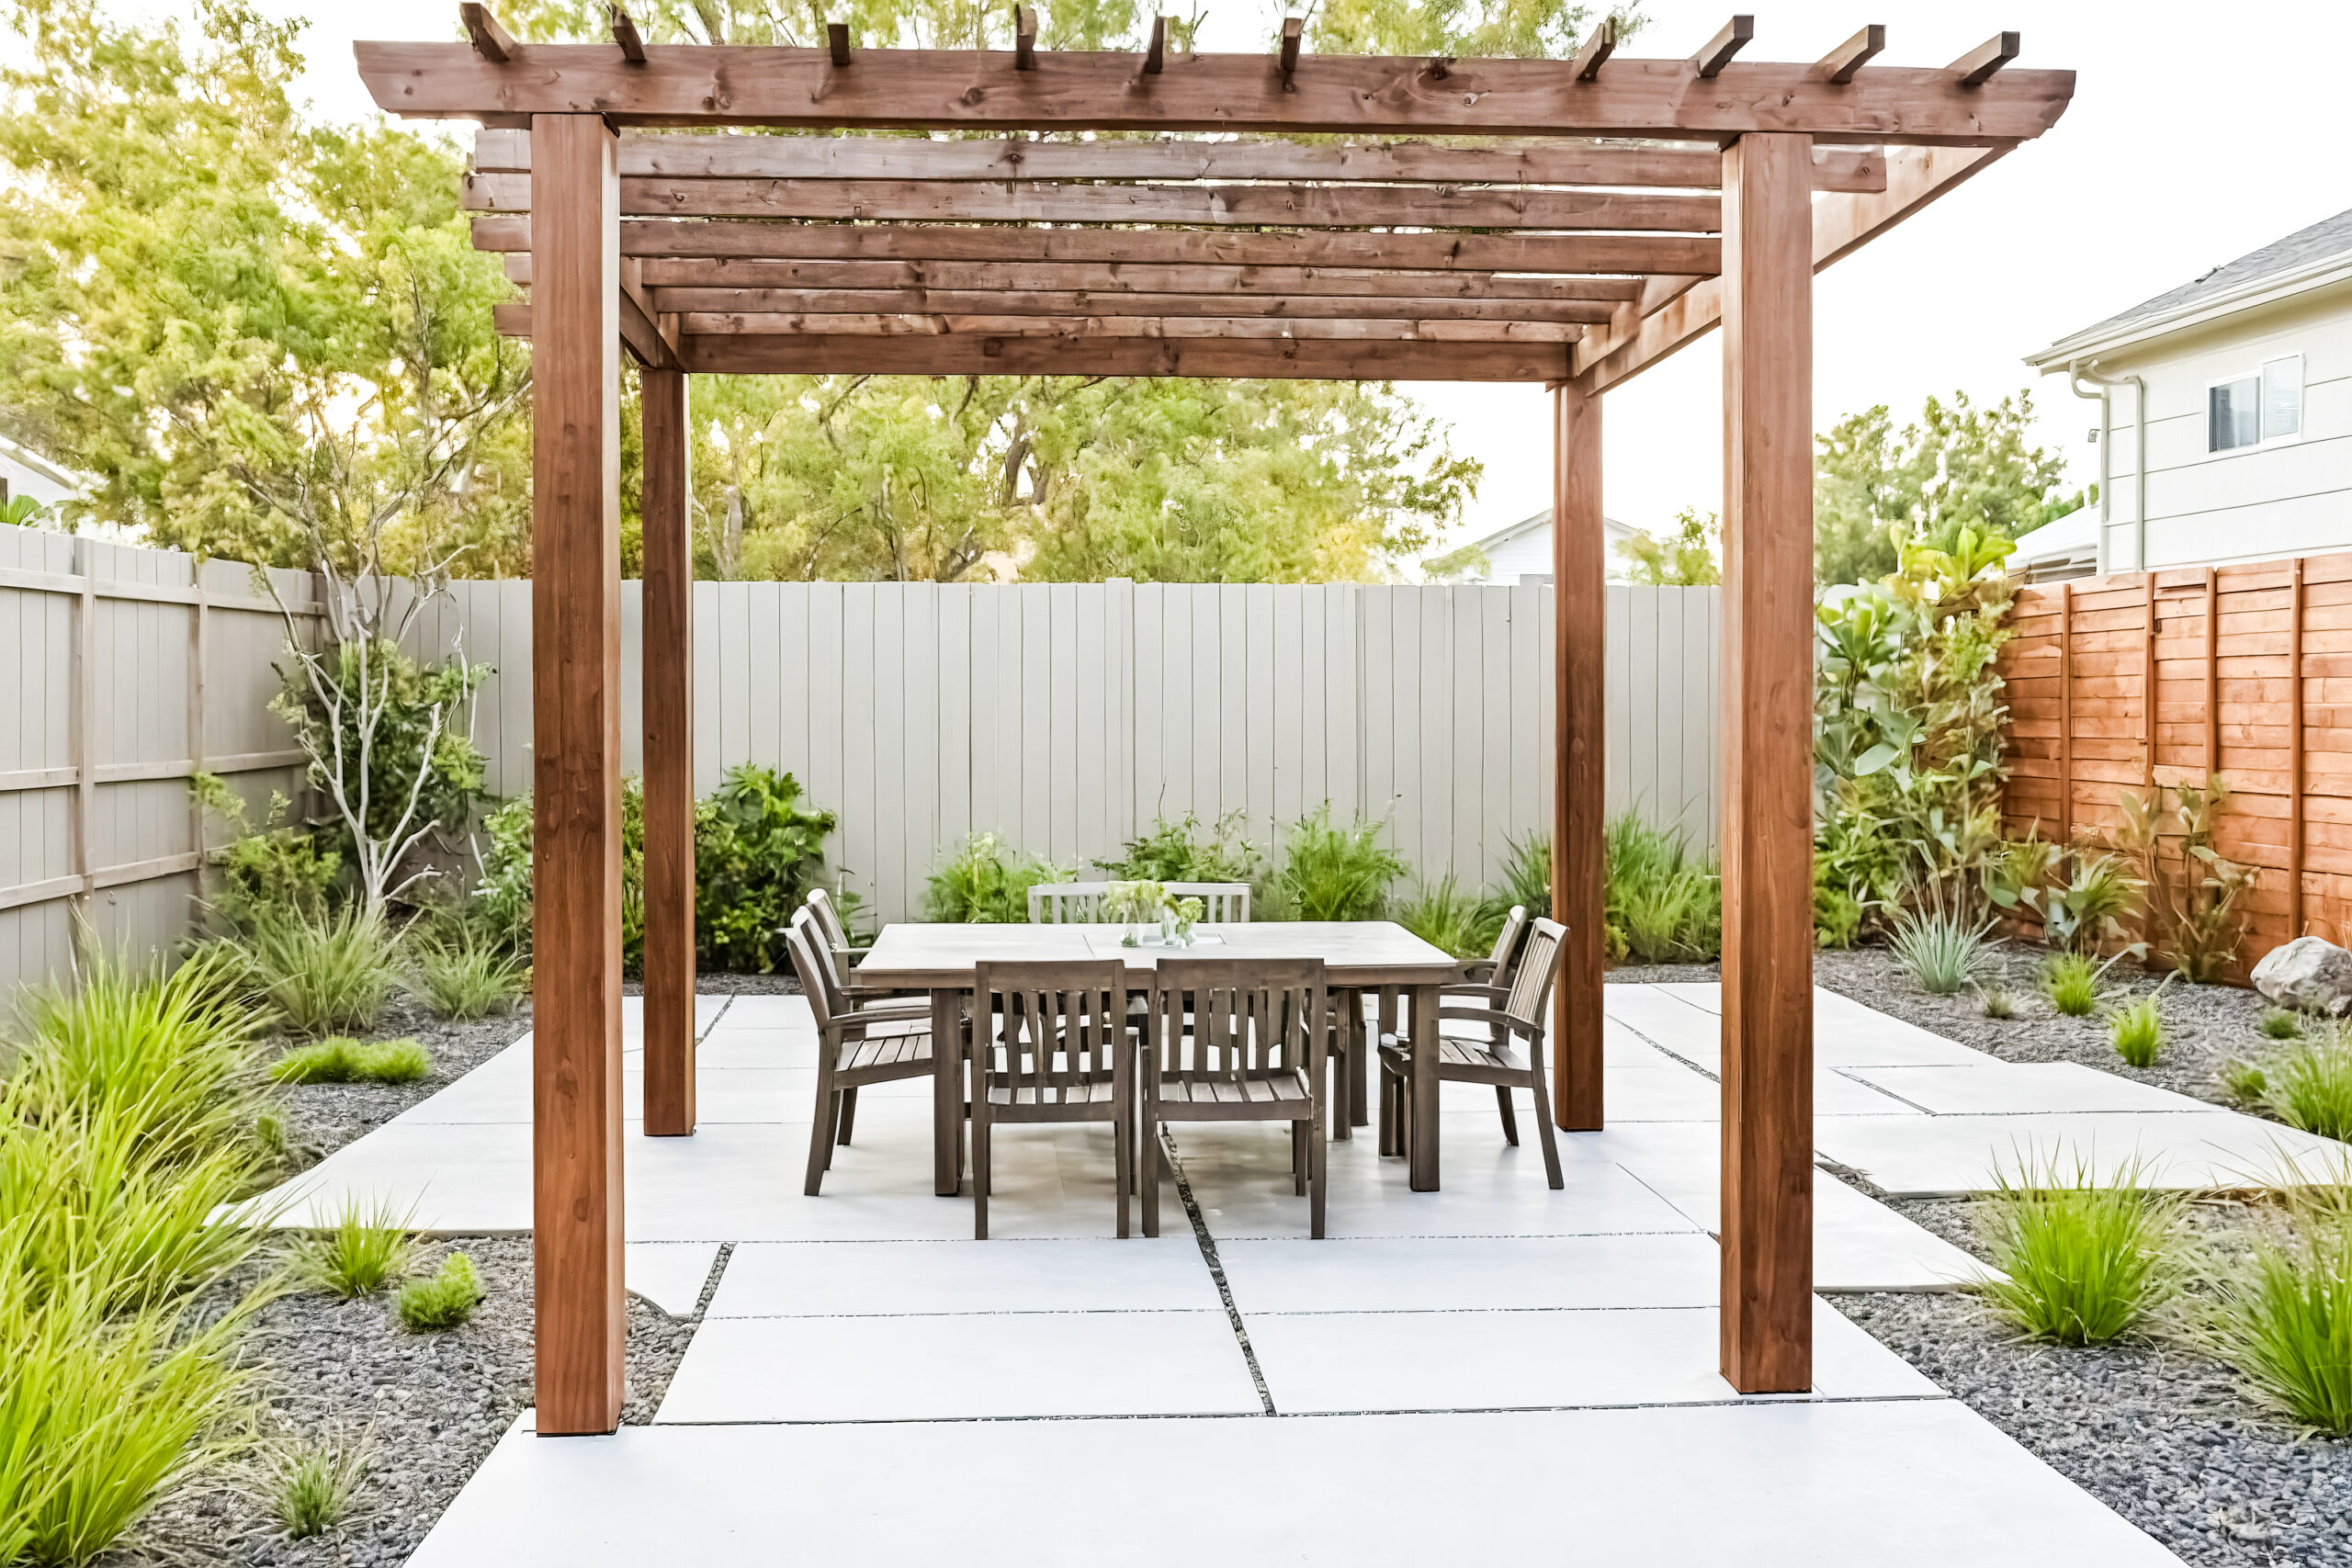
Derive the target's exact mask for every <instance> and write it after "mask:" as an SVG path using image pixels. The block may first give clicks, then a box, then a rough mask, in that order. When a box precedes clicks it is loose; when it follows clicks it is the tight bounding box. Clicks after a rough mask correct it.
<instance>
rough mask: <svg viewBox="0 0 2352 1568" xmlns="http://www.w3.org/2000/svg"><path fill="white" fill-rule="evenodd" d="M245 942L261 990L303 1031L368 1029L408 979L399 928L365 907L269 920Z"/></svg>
mask: <svg viewBox="0 0 2352 1568" xmlns="http://www.w3.org/2000/svg"><path fill="white" fill-rule="evenodd" d="M243 945H244V953H245V955H246V960H247V963H248V965H249V968H248V979H249V983H250V984H251V986H252V987H253V989H254V992H255V993H256V994H258V995H259V997H260V998H261V999H263V1000H264V1001H266V1002H267V1003H268V1004H269V1005H270V1006H271V1007H273V1008H275V1009H276V1010H277V1012H278V1015H279V1016H280V1017H282V1018H283V1019H284V1020H285V1021H286V1024H287V1027H288V1028H289V1029H292V1030H294V1031H295V1032H298V1033H302V1034H323V1033H325V1032H328V1031H329V1030H334V1029H366V1028H368V1027H369V1026H370V1025H372V1024H374V1023H375V1021H376V1020H377V1019H379V1018H380V1017H381V1016H383V1011H384V1005H385V1003H387V1002H388V1001H390V999H391V996H392V992H393V990H394V989H395V988H396V987H398V986H399V984H400V971H401V964H400V951H399V947H398V944H397V942H396V941H395V939H394V937H393V935H392V931H391V928H390V926H389V925H387V924H386V923H385V921H384V919H383V917H381V916H379V915H371V914H369V913H368V911H367V910H366V909H365V908H361V907H359V906H357V905H353V906H351V907H350V908H345V909H342V910H340V911H337V912H335V913H334V914H328V915H322V916H318V917H316V918H311V919H283V920H271V921H266V922H265V923H264V924H262V925H261V926H259V927H257V928H255V930H254V932H253V934H252V935H251V936H250V937H249V938H248V939H247V940H246V942H245V943H244V944H243Z"/></svg>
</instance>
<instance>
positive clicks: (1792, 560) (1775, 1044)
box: [1721, 133, 1814, 1393]
mask: <svg viewBox="0 0 2352 1568" xmlns="http://www.w3.org/2000/svg"><path fill="white" fill-rule="evenodd" d="M1812 157H1813V149H1812V139H1811V138H1810V137H1808V136H1804V135H1791V134H1783V133H1750V134H1748V135H1746V136H1743V137H1741V138H1740V139H1739V140H1738V141H1736V142H1734V143H1732V145H1731V146H1730V147H1729V148H1727V149H1726V150H1725V151H1724V187H1723V188H1724V271H1723V325H1724V631H1723V636H1724V667H1723V686H1722V694H1721V703H1722V717H1721V732H1722V737H1723V777H1724V812H1723V899H1724V988H1723V989H1724V997H1723V1095H1724V1105H1723V1214H1722V1222H1721V1223H1722V1235H1723V1372H1724V1377H1725V1378H1726V1379H1728V1380H1729V1381H1730V1382H1731V1383H1732V1385H1733V1386H1734V1387H1735V1388H1736V1389H1738V1390H1739V1391H1740V1392H1741V1393H1800V1392H1803V1391H1804V1390H1805V1389H1807V1388H1809V1387H1811V1386H1812V1382H1813V1316H1812V1314H1813V795H1812V774H1813V741H1812V737H1813V645H1814V634H1813V189H1812V179H1811V170H1812V166H1813V164H1812Z"/></svg>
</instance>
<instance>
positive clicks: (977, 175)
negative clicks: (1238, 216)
mask: <svg viewBox="0 0 2352 1568" xmlns="http://www.w3.org/2000/svg"><path fill="white" fill-rule="evenodd" d="M1813 161H1814V188H1815V190H1840V191H1867V190H1884V189H1885V188H1886V160H1885V156H1884V154H1883V153H1882V152H1880V151H1879V150H1878V149H1876V148H1855V147H1820V148H1815V150H1814V160H1813ZM530 167H531V139H530V137H529V136H528V135H527V134H526V133H525V132H522V131H519V130H479V131H476V132H475V133H474V172H475V173H477V174H485V175H497V174H527V173H529V172H530ZM621 177H622V178H623V179H670V180H811V179H858V180H934V181H935V180H971V181H991V182H997V183H1002V182H1005V181H1012V180H1282V181H1326V180H1368V181H1383V182H1397V181H1406V182H1418V183H1423V184H1430V185H1510V186H1522V185H1524V186H1576V185H1595V186H1674V187H1681V188H1684V189H1691V190H1713V189H1714V188H1715V187H1716V186H1718V185H1719V184H1720V183H1721V182H1722V180H1723V155H1722V153H1721V152H1719V151H1718V150H1717V149H1716V148H1714V147H1713V146H1712V145H1710V146H1696V145H1690V146H1679V147H1673V146H1629V145H1625V144H1622V143H1615V142H1600V141H1501V142H1494V143H1491V144H1489V145H1487V146H1483V147H1446V146H1440V145H1437V144H1434V143H1430V142H1425V141H1352V142H1299V141H1264V140H1259V139H1243V140H1228V141H1169V140H1153V141H1031V140H1028V139H1026V138H1022V137H1013V138H1007V139H1002V140H986V141H930V140H927V139H923V138H918V137H909V136H695V135H672V134H667V133H664V132H659V131H642V132H638V133H635V134H632V135H628V136H624V137H622V138H621Z"/></svg>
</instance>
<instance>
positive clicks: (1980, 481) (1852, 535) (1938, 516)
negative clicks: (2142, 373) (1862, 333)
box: [1813, 391, 2082, 582]
mask: <svg viewBox="0 0 2352 1568" xmlns="http://www.w3.org/2000/svg"><path fill="white" fill-rule="evenodd" d="M2033 417H2034V415H2033V397H2032V394H2031V393H2030V391H2020V392H2019V393H2018V395H2017V396H2016V397H2014V398H2004V399H2002V400H2000V401H1999V402H1997V403H1996V404H1994V405H1993V406H1992V407H1990V408H1985V409H1979V408H1977V407H1975V406H1974V405H1973V404H1972V403H1971V402H1970V401H1969V400H1968V396H1967V394H1966V393H1964V392H1961V393H1955V394H1953V397H1952V400H1951V403H1950V404H1949V405H1947V404H1945V403H1944V402H1942V401H1941V400H1938V399H1935V398H1929V399H1928V401H1927V406H1926V408H1925V409H1924V410H1923V411H1922V412H1921V414H1920V418H1919V423H1916V424H1910V425H1906V426H1905V427H1904V429H1903V430H1902V432H1901V433H1900V434H1897V433H1896V431H1895V429H1894V419H1893V417H1892V416H1891V415H1890V414H1889V413H1888V412H1887V410H1886V408H1885V406H1884V405H1883V404H1882V405H1881V406H1879V407H1877V408H1873V409H1870V410H1868V411H1866V412H1862V413H1858V414H1849V415H1848V416H1847V417H1846V418H1844V419H1841V420H1839V421H1838V423H1836V424H1835V425H1833V426H1832V427H1831V428H1830V431H1829V434H1826V435H1822V436H1817V437H1815V440H1816V441H1817V442H1818V444H1819V446H1820V448H1821V449H1820V451H1819V452H1818V453H1817V454H1815V457H1814V503H1813V510H1814V525H1813V527H1814V580H1815V581H1817V582H1869V581H1874V580H1876V579H1878V578H1881V577H1883V576H1885V575H1886V574H1887V573H1888V572H1891V571H1896V570H1901V567H1900V556H1901V547H1902V544H1903V541H1905V540H1906V539H1910V538H1912V537H1915V536H1921V537H1925V538H1927V539H1928V540H1930V541H1935V542H1939V543H1942V542H1945V541H1949V540H1950V539H1951V537H1953V536H1956V535H1957V534H1958V532H1959V531H1960V530H1961V529H1962V528H1974V529H1976V530H1977V531H1978V532H1980V533H1981V534H1984V535H1986V536H1992V535H1999V536H2002V537H2005V538H2011V539H2014V538H2016V537H2017V536H2019V535H2020V534H2023V533H2025V532H2027V531H2028V530H2030V529H2032V528H2036V527H2039V526H2041V525H2042V524H2043V523H2046V522H2048V521H2049V520H2050V519H2052V518H2053V517H2060V516H2064V514H2065V513H2069V512H2072V511H2074V510H2075V508H2076V507H2078V506H2080V505H2081V504H2082V498H2081V497H2080V496H2076V497H2075V498H2073V499H2072V500H2071V501H2068V500H2061V499H2057V498H2056V496H2055V491H2057V488H2058V483H2059V479H2060V478H2061V477H2062V476H2063V474H2064V471H2065V459H2064V457H2062V456H2058V455H2053V454H2052V453H2049V452H2045V451H2044V450H2042V449H2041V447H2038V446H2029V445H2028V441H2029V440H2030V436H2031V434H2032V430H2033Z"/></svg>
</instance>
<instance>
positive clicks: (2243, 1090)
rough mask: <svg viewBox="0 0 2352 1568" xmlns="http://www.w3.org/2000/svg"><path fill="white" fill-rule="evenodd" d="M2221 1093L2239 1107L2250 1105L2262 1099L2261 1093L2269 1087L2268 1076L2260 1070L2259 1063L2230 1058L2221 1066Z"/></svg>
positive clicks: (2260, 1065)
mask: <svg viewBox="0 0 2352 1568" xmlns="http://www.w3.org/2000/svg"><path fill="white" fill-rule="evenodd" d="M2218 1076H2219V1077H2220V1078H2221V1080H2222V1092H2223V1093H2224V1094H2227V1095H2228V1096H2229V1097H2230V1098H2231V1099H2232V1100H2236V1101H2237V1102H2238V1103H2239V1104H2241V1105H2252V1104H2254V1103H2256V1101H2258V1100H2261V1099H2262V1091H2263V1090H2264V1089H2268V1088H2269V1087H2270V1075H2269V1074H2267V1073H2266V1072H2264V1071H2263V1070H2262V1064H2261V1063H2259V1062H2248V1061H2245V1060H2243V1059H2242V1058H2238V1057H2232V1058H2231V1059H2230V1060H2229V1061H2226V1062H2224V1063H2222V1070H2221V1073H2220V1074H2219V1075H2218Z"/></svg>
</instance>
